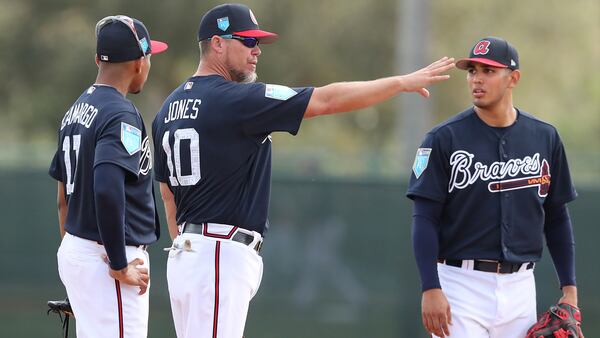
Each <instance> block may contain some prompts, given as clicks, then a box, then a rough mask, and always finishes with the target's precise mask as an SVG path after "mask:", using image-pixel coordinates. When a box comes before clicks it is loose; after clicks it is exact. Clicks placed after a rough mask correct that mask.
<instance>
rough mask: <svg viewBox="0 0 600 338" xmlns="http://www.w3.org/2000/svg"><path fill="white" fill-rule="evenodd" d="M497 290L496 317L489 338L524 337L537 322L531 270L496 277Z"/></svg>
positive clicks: (533, 280) (533, 281)
mask: <svg viewBox="0 0 600 338" xmlns="http://www.w3.org/2000/svg"><path fill="white" fill-rule="evenodd" d="M498 290H499V292H498V316H497V318H496V322H495V323H494V325H493V327H492V328H491V329H490V337H491V338H505V337H509V338H510V337H515V338H521V337H525V334H526V333H527V330H528V329H529V328H530V327H531V326H532V325H533V324H534V323H535V322H536V320H537V314H536V290H535V277H534V275H533V270H526V271H523V272H519V273H513V274H509V275H498Z"/></svg>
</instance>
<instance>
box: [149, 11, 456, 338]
mask: <svg viewBox="0 0 600 338" xmlns="http://www.w3.org/2000/svg"><path fill="white" fill-rule="evenodd" d="M277 37H278V36H277V34H275V33H271V32H268V31H265V30H262V29H260V28H259V25H258V21H257V19H256V16H255V15H254V13H253V12H252V11H251V10H250V9H249V8H248V7H246V6H244V5H240V4H225V5H220V6H217V7H215V8H212V9H211V10H209V11H208V12H207V13H206V14H205V15H204V16H203V18H202V20H201V22H200V28H199V31H198V41H199V44H200V50H201V57H200V62H199V65H198V69H197V71H196V73H195V74H194V75H193V76H192V77H190V78H188V79H186V80H185V81H184V82H183V83H182V84H181V85H180V86H179V87H178V88H176V89H175V90H174V91H173V93H172V94H171V95H170V96H169V97H168V98H167V100H166V101H165V102H164V104H163V106H162V108H161V110H160V112H159V113H158V115H157V116H156V118H155V120H154V122H153V124H152V135H153V140H154V150H155V162H156V165H155V169H156V179H157V180H158V181H159V182H160V190H161V193H162V197H163V200H164V203H165V209H166V214H167V221H168V226H169V233H170V235H171V237H172V238H174V239H175V240H174V242H173V246H172V248H171V251H170V253H169V259H168V265H167V280H168V284H169V294H170V298H171V308H172V311H173V320H174V323H175V329H176V332H177V336H178V337H179V338H190V337H194V338H199V337H200V338H208V337H212V338H217V337H218V338H240V337H242V335H243V331H244V325H245V322H246V315H247V312H248V305H249V302H250V300H251V299H252V297H253V296H254V295H255V293H256V292H257V291H258V287H259V285H260V281H261V276H262V269H263V265H262V258H261V257H260V255H259V252H260V248H261V246H262V243H263V235H265V232H266V230H267V228H268V221H267V214H268V208H269V194H270V190H271V136H270V135H271V133H272V132H278V131H280V132H287V133H290V134H293V135H295V134H296V133H297V132H298V129H299V128H300V123H301V122H302V120H303V119H304V118H309V117H314V116H318V115H324V114H335V113H340V112H346V111H352V110H357V109H361V108H365V107H368V106H371V105H374V104H376V103H379V102H382V101H384V100H386V99H389V98H391V97H393V96H394V95H396V94H398V93H399V92H418V93H420V94H421V95H423V96H428V95H429V92H428V91H427V89H425V87H426V86H429V85H431V84H433V83H435V82H438V81H442V80H445V79H447V78H448V75H445V74H444V73H445V72H447V71H448V70H449V69H451V68H452V67H453V59H449V58H442V59H440V60H438V61H436V62H434V63H432V64H431V65H429V66H428V67H425V68H423V69H421V70H418V71H416V72H414V73H411V74H408V75H403V76H392V77H388V78H383V79H377V80H374V81H364V82H345V83H333V84H330V85H327V86H324V87H320V88H312V87H302V88H289V87H286V86H282V85H275V84H264V83H257V82H255V80H256V78H257V75H256V69H257V64H258V60H259V56H260V55H261V52H262V50H261V46H262V45H263V44H269V43H272V42H274V41H275V40H276V39H277Z"/></svg>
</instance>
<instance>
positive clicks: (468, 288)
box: [434, 264, 496, 338]
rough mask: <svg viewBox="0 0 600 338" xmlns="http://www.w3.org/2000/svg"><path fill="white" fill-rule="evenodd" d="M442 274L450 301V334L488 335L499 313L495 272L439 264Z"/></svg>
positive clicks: (457, 337) (464, 336)
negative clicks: (497, 310) (489, 328)
mask: <svg viewBox="0 0 600 338" xmlns="http://www.w3.org/2000/svg"><path fill="white" fill-rule="evenodd" d="M438 275H439V278H440V284H441V286H442V291H443V292H444V294H445V295H446V298H447V299H448V303H450V311H451V315H452V323H453V324H452V325H451V326H450V328H449V329H450V337H451V338H488V337H489V334H488V330H487V327H489V325H491V323H492V322H493V320H494V317H495V315H496V300H495V291H494V290H495V287H496V281H495V274H493V273H488V272H481V271H473V270H466V269H463V268H458V267H454V266H449V265H444V264H438ZM434 337H435V336H434Z"/></svg>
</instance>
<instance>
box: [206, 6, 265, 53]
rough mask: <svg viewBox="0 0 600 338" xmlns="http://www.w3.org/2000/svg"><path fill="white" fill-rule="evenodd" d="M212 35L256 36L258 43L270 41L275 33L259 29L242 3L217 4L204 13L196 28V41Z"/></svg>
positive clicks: (252, 16)
mask: <svg viewBox="0 0 600 338" xmlns="http://www.w3.org/2000/svg"><path fill="white" fill-rule="evenodd" d="M214 35H219V36H220V35H237V36H241V37H245V38H256V39H258V41H260V43H263V44H264V43H272V42H275V40H277V34H275V33H271V32H267V31H264V30H261V29H260V28H259V27H258V21H256V17H255V16H254V13H252V10H251V9H250V8H248V6H245V5H242V4H223V5H219V6H217V7H215V8H213V9H211V10H209V11H208V12H206V14H204V16H203V17H202V20H201V21H200V28H199V29H198V41H202V40H206V39H210V38H211V37H213V36H214Z"/></svg>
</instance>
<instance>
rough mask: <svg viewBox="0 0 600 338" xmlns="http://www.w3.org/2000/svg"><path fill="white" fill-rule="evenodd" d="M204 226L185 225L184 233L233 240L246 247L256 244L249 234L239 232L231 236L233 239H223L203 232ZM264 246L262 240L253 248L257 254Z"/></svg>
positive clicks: (252, 236)
mask: <svg viewBox="0 0 600 338" xmlns="http://www.w3.org/2000/svg"><path fill="white" fill-rule="evenodd" d="M203 228H204V227H203V225H202V224H194V223H185V226H184V227H183V231H182V232H183V233H191V234H200V235H203V236H206V237H214V238H219V239H229V240H232V241H234V242H238V243H242V244H244V245H250V244H251V243H252V242H254V235H251V234H247V233H245V232H241V231H239V229H238V230H236V231H235V233H234V234H233V236H231V238H222V237H218V236H213V235H210V234H205V233H204V232H203ZM262 244H263V241H262V239H261V240H259V241H258V242H257V243H256V245H255V246H254V247H253V248H252V249H254V250H256V252H258V253H260V250H261V249H262Z"/></svg>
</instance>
